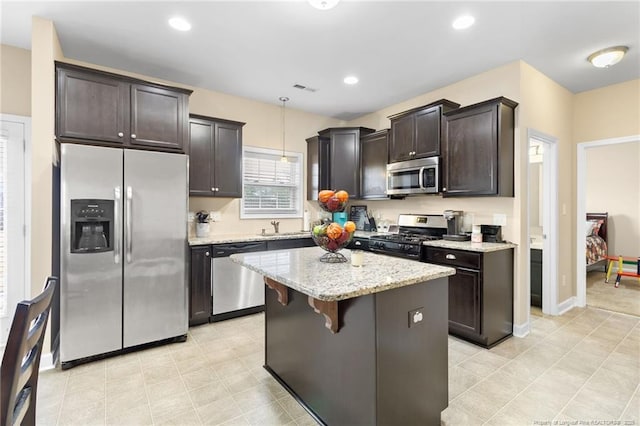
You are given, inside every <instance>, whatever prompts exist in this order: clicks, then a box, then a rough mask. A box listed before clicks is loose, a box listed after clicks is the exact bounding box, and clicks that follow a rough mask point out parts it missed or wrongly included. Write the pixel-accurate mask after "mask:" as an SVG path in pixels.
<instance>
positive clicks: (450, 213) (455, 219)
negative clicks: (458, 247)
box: [442, 210, 470, 241]
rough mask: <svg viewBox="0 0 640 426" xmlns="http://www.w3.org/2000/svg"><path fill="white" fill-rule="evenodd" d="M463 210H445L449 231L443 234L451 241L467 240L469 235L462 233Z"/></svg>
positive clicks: (444, 214) (444, 237)
mask: <svg viewBox="0 0 640 426" xmlns="http://www.w3.org/2000/svg"><path fill="white" fill-rule="evenodd" d="M462 213H463V212H462V210H445V211H444V213H443V216H444V218H445V219H446V220H447V233H446V234H445V235H443V236H442V238H443V239H445V240H450V241H467V240H469V238H470V237H469V235H466V234H463V233H462Z"/></svg>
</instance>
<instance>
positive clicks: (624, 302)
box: [587, 266, 640, 316]
mask: <svg viewBox="0 0 640 426" xmlns="http://www.w3.org/2000/svg"><path fill="white" fill-rule="evenodd" d="M615 268H616V267H615V266H614V269H613V271H612V273H611V277H610V278H609V282H608V283H605V282H604V280H605V277H606V273H604V272H601V271H595V270H594V271H589V272H587V305H588V306H591V307H594V308H601V309H606V310H609V311H614V312H622V313H625V314H631V315H635V316H640V282H638V280H637V279H636V278H630V277H623V278H622V279H621V280H620V286H619V287H618V288H616V287H614V283H615V281H616V273H615V270H616V269H615Z"/></svg>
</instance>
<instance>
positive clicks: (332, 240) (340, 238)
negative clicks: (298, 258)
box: [311, 221, 356, 263]
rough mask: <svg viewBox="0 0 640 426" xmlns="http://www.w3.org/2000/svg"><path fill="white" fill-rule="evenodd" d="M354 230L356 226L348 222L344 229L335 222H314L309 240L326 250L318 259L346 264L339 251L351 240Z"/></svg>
mask: <svg viewBox="0 0 640 426" xmlns="http://www.w3.org/2000/svg"><path fill="white" fill-rule="evenodd" d="M355 230H356V224H355V223H353V222H351V221H348V222H346V223H345V224H344V227H342V226H340V225H339V224H337V223H335V222H328V221H327V222H316V223H314V226H313V228H312V230H311V238H312V239H313V242H315V243H316V244H317V245H318V246H319V247H321V248H322V249H324V250H326V251H327V252H328V253H325V254H324V255H322V257H320V261H321V262H328V263H340V262H346V261H347V259H346V258H345V257H344V256H343V255H342V254H340V253H337V252H338V251H339V250H341V249H343V248H345V247H346V246H347V244H349V242H350V241H351V238H353V233H354V232H355Z"/></svg>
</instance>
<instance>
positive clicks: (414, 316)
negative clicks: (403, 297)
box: [409, 307, 424, 328]
mask: <svg viewBox="0 0 640 426" xmlns="http://www.w3.org/2000/svg"><path fill="white" fill-rule="evenodd" d="M423 310H424V307H422V308H418V309H413V310H411V311H409V328H411V327H415V326H416V325H419V324H420V323H421V322H422V319H423V318H424V315H423V314H422V311H423Z"/></svg>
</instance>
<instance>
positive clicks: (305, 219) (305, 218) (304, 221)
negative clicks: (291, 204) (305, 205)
mask: <svg viewBox="0 0 640 426" xmlns="http://www.w3.org/2000/svg"><path fill="white" fill-rule="evenodd" d="M302 230H303V231H308V230H309V211H308V210H305V211H304V214H303V215H302Z"/></svg>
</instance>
